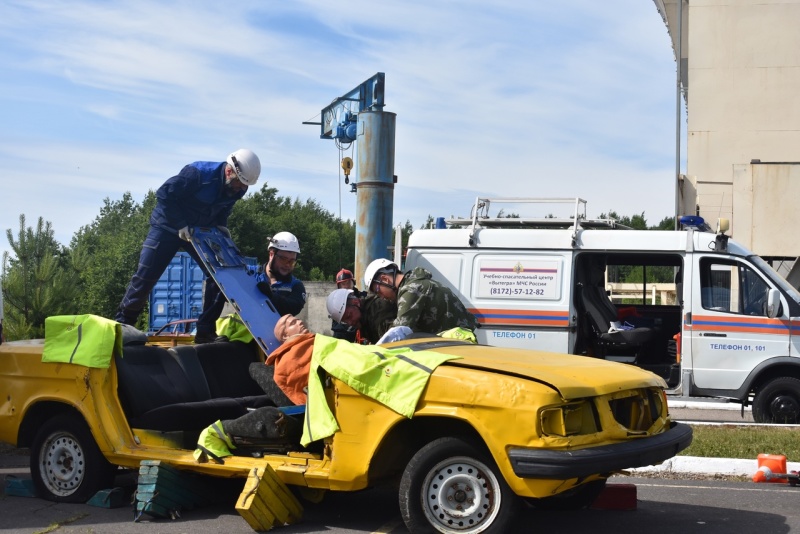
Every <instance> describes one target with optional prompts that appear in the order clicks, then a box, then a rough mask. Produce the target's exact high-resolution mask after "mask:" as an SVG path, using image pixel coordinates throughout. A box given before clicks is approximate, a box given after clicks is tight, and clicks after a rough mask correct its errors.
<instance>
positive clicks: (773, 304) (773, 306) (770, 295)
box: [767, 289, 781, 319]
mask: <svg viewBox="0 0 800 534" xmlns="http://www.w3.org/2000/svg"><path fill="white" fill-rule="evenodd" d="M780 309H781V294H780V292H779V291H778V290H777V289H770V290H769V291H768V292H767V317H769V318H770V319H774V318H775V317H777V316H778V312H780Z"/></svg>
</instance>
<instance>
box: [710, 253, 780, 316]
mask: <svg viewBox="0 0 800 534" xmlns="http://www.w3.org/2000/svg"><path fill="white" fill-rule="evenodd" d="M700 284H701V286H700V301H701V305H702V306H703V308H704V309H706V310H713V311H720V312H726V313H736V314H740V315H758V316H766V314H767V311H766V306H765V303H766V297H767V292H768V291H769V285H767V283H766V282H765V281H764V279H763V278H761V276H759V275H758V273H756V272H755V271H754V270H753V269H751V268H750V267H748V266H747V265H745V264H743V263H741V262H738V261H720V260H714V259H711V258H704V259H703V260H701V261H700Z"/></svg>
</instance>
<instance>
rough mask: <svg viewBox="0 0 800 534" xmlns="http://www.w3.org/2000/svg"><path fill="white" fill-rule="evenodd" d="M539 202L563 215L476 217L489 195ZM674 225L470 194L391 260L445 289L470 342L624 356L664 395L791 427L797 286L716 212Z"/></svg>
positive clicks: (798, 386)
mask: <svg viewBox="0 0 800 534" xmlns="http://www.w3.org/2000/svg"><path fill="white" fill-rule="evenodd" d="M543 202H547V203H561V204H563V203H569V204H570V208H569V209H570V214H571V215H570V217H569V218H557V217H553V216H549V215H548V216H544V217H540V218H522V217H518V216H515V217H513V218H510V217H497V216H495V217H490V216H489V211H490V208H491V207H492V205H493V204H494V205H496V204H498V203H514V204H517V205H526V206H527V205H534V204H541V203H543ZM572 205H574V209H573V208H572ZM501 214H502V212H501ZM682 222H685V224H684V226H683V229H682V230H680V231H654V230H630V229H624V228H622V227H620V226H619V225H618V224H616V222H615V221H613V220H610V219H607V220H590V219H587V218H586V201H584V200H582V199H488V198H478V199H477V201H476V203H475V205H474V206H473V210H472V213H471V215H470V217H469V218H466V219H451V220H448V221H446V228H445V229H425V230H418V231H416V232H414V233H413V234H412V235H411V237H410V238H409V242H408V251H407V256H406V262H405V267H404V268H405V269H411V268H414V267H424V268H425V269H428V270H429V271H431V272H432V273H433V275H434V278H436V279H437V280H439V281H442V282H443V283H445V284H447V285H448V286H449V287H450V288H451V289H453V290H454V291H455V292H456V293H457V294H458V295H459V297H460V298H461V299H462V300H463V302H464V303H465V304H466V305H467V307H468V308H469V309H470V311H472V313H473V314H475V316H476V317H477V318H478V320H479V322H480V324H481V328H479V329H478V331H477V336H478V340H479V342H480V343H483V344H488V345H500V346H508V347H522V348H528V349H540V350H548V351H556V352H567V353H571V354H583V355H587V356H594V357H599V358H605V359H613V360H617V361H624V362H628V363H631V364H634V365H637V366H640V367H643V368H646V369H649V370H651V371H653V372H655V373H656V374H659V375H660V376H662V377H663V378H664V379H665V380H666V381H667V383H668V385H669V387H670V390H669V393H671V394H677V395H683V396H687V397H688V396H693V397H698V396H707V397H723V398H729V399H733V400H735V401H738V402H741V403H742V404H743V406H747V405H750V404H752V405H753V415H754V418H755V420H756V421H757V422H779V423H800V294H798V292H797V291H796V290H795V289H794V288H793V287H791V286H790V285H789V284H788V283H787V282H786V281H785V280H784V279H783V278H782V277H781V276H780V275H779V274H777V273H776V272H775V271H774V270H773V269H772V267H771V266H770V265H769V264H768V263H767V262H766V261H764V260H763V259H762V258H760V257H758V256H757V255H755V254H753V253H752V252H750V251H749V250H747V249H745V248H744V247H742V246H740V245H739V244H737V243H736V242H735V241H734V240H733V239H728V237H727V236H726V235H725V234H724V232H725V231H726V230H727V225H726V222H722V223H721V224H722V228H719V229H718V231H717V232H716V233H714V232H711V231H704V230H703V228H704V229H705V230H708V228H707V225H705V224H704V221H702V219H700V218H699V217H689V218H686V219H685V221H682ZM612 299H614V300H613V301H612Z"/></svg>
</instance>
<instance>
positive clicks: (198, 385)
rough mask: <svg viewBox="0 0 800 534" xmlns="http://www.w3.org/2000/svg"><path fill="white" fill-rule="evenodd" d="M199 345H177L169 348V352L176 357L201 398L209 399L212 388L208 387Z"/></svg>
mask: <svg viewBox="0 0 800 534" xmlns="http://www.w3.org/2000/svg"><path fill="white" fill-rule="evenodd" d="M196 347H197V345H177V346H175V347H171V348H169V349H167V352H169V354H170V355H171V356H172V357H173V358H175V361H176V362H178V365H180V367H181V369H183V372H184V373H185V374H186V378H188V379H189V382H190V384H191V386H192V389H193V390H194V392H195V394H196V395H197V397H198V398H199V399H202V400H207V399H210V398H212V397H211V390H209V388H208V379H207V378H206V374H205V371H203V366H202V365H200V360H199V359H198V357H197V349H196Z"/></svg>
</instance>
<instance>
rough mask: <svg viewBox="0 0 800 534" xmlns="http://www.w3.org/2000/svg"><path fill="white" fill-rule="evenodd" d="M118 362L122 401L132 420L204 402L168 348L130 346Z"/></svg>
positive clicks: (117, 357)
mask: <svg viewBox="0 0 800 534" xmlns="http://www.w3.org/2000/svg"><path fill="white" fill-rule="evenodd" d="M114 361H115V364H116V369H117V380H118V391H119V396H120V402H121V403H122V406H123V408H124V409H125V412H126V413H127V414H128V416H129V417H137V416H140V415H142V414H144V413H146V412H148V411H150V410H153V409H155V408H160V407H162V406H168V405H170V404H178V403H183V402H195V401H199V400H204V399H202V398H200V397H199V396H198V395H197V392H196V389H195V388H194V387H193V386H192V384H191V382H190V381H189V379H188V378H187V376H186V373H185V372H184V370H183V369H182V368H181V367H180V365H179V364H178V362H177V361H176V360H175V358H174V357H173V356H172V355H171V354H170V353H169V352H168V351H167V349H165V348H164V347H158V346H155V345H127V346H125V347H124V349H123V352H122V356H119V355H116V356H115V357H114Z"/></svg>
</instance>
